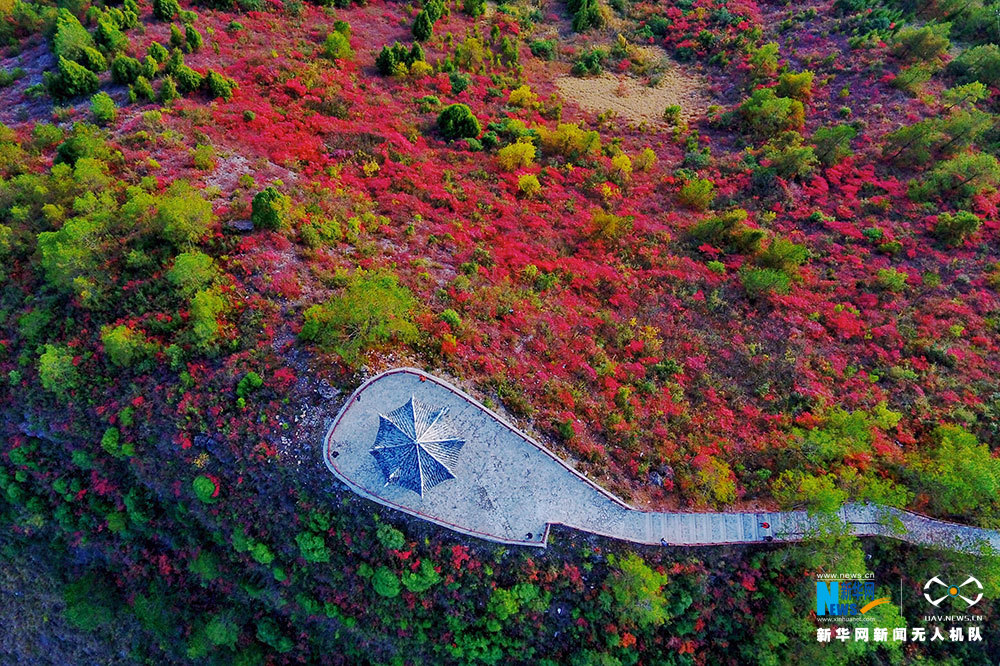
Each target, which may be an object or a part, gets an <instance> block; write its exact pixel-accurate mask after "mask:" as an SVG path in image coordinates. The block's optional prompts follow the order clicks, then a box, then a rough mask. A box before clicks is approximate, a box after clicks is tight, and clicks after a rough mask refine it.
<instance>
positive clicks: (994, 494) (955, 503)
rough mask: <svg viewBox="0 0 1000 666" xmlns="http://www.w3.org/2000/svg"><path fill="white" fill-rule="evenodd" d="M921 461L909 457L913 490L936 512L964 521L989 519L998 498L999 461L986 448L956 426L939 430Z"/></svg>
mask: <svg viewBox="0 0 1000 666" xmlns="http://www.w3.org/2000/svg"><path fill="white" fill-rule="evenodd" d="M931 442H932V445H933V448H931V449H930V451H929V454H928V455H927V457H926V458H925V459H921V458H920V457H918V454H914V455H913V456H912V458H913V459H912V460H911V461H910V462H911V465H910V468H911V469H912V470H913V472H914V483H915V486H916V489H917V490H920V491H923V492H924V493H926V497H927V500H928V502H929V503H930V505H931V506H932V507H933V508H934V509H935V510H936V511H939V512H942V513H945V514H948V515H954V516H967V517H982V516H983V515H984V514H987V515H991V514H992V513H993V511H994V510H995V508H996V505H997V499H998V496H1000V460H998V459H997V458H995V457H994V456H993V455H992V454H991V453H990V449H989V447H987V446H986V444H982V443H980V442H979V440H978V439H976V436H975V435H974V434H972V433H971V432H969V431H968V430H966V429H964V428H962V427H961V426H957V425H949V426H939V427H938V428H937V429H935V430H934V433H933V435H932V437H931Z"/></svg>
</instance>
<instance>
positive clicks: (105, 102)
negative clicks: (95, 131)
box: [90, 92, 118, 125]
mask: <svg viewBox="0 0 1000 666" xmlns="http://www.w3.org/2000/svg"><path fill="white" fill-rule="evenodd" d="M90 112H91V113H92V114H93V115H94V120H95V121H97V124H98V125H110V124H111V123H113V122H114V121H115V119H116V118H117V117H118V108H117V107H116V106H115V100H113V99H111V95H109V94H108V93H106V92H99V93H97V94H96V95H94V96H93V97H91V98H90Z"/></svg>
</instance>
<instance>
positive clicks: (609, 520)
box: [323, 368, 1000, 553]
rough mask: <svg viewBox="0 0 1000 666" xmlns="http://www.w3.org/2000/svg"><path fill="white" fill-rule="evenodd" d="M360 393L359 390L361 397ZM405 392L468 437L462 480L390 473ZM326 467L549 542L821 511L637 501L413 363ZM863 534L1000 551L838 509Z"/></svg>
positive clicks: (363, 485) (673, 532)
mask: <svg viewBox="0 0 1000 666" xmlns="http://www.w3.org/2000/svg"><path fill="white" fill-rule="evenodd" d="M362 396H364V398H365V399H364V400H363V399H362ZM410 397H413V398H415V399H416V400H420V401H423V402H427V403H430V404H434V405H436V406H444V407H447V409H448V410H449V417H448V418H450V419H453V420H454V421H455V422H456V430H457V431H458V432H459V433H461V434H462V435H463V436H464V437H465V438H466V444H465V448H464V449H463V451H462V452H461V458H460V460H461V462H460V464H459V465H458V466H457V467H456V469H455V470H454V471H455V478H454V479H449V480H448V481H445V482H443V483H441V484H439V485H437V486H435V487H433V488H431V489H429V490H427V491H426V492H424V493H423V494H417V493H414V492H411V491H409V490H405V489H403V488H400V487H397V486H393V485H389V484H387V483H385V482H384V481H385V480H384V477H383V476H382V475H381V472H380V471H379V470H378V468H377V467H376V466H375V464H374V461H373V459H372V456H371V455H370V454H369V448H370V446H371V444H372V442H373V439H374V434H375V432H376V431H377V428H378V415H379V414H385V413H388V412H389V411H391V410H392V409H395V408H396V407H398V406H399V405H400V404H404V403H405V402H406V401H407V400H408V399H409V398H410ZM323 458H324V461H325V462H326V465H327V467H328V468H329V470H330V471H331V472H333V474H334V475H335V476H336V477H337V478H338V479H340V480H341V481H342V482H343V483H344V484H345V485H347V487H348V488H350V489H351V490H352V491H354V492H355V493H357V494H358V495H361V496H362V497H365V498H367V499H370V500H372V501H374V502H377V503H379V504H382V505H384V506H387V507H389V508H392V509H396V510H398V511H403V512H405V513H408V514H410V515H412V516H416V517H418V518H422V519H424V520H427V521H430V522H432V523H435V524H437V525H441V526H442V527H446V528H448V529H451V530H454V531H456V532H460V533H462V534H466V535H469V536H473V537H478V538H481V539H486V540H489V541H494V542H498V543H505V544H512V545H526V546H535V547H542V548H544V547H545V545H546V543H547V541H548V534H549V530H550V528H551V526H552V525H563V526H566V527H570V528H573V529H578V530H583V531H587V532H591V533H594V534H598V535H601V536H605V537H609V538H613V539H620V540H624V541H630V542H633V543H639V544H646V545H671V546H674V545H724V544H746V543H759V542H761V541H766V540H773V541H775V542H780V541H800V540H802V539H803V538H806V537H807V536H808V534H809V533H811V532H812V531H814V530H817V529H818V528H819V527H820V523H821V520H820V519H818V518H816V517H812V516H809V515H808V514H806V512H804V511H786V512H755V513H751V512H724V513H683V512H667V513H663V512H651V511H642V510H640V509H637V508H635V507H633V506H631V505H630V504H628V503H627V502H625V501H624V500H622V499H620V498H618V497H616V496H615V495H614V494H612V493H610V492H609V491H607V490H606V489H604V488H602V487H601V486H599V485H598V484H596V483H594V482H593V481H592V480H591V479H589V478H587V477H586V476H584V475H583V474H581V473H580V472H578V471H577V470H576V469H574V468H573V467H572V466H570V465H569V464H568V463H566V462H565V461H564V460H562V459H561V458H559V457H558V456H556V455H555V454H554V453H553V452H551V451H550V450H548V449H547V448H546V447H545V446H543V445H542V444H540V443H539V442H537V441H536V440H534V439H533V438H531V437H529V436H528V435H526V434H525V433H523V432H521V431H520V430H519V429H518V428H517V427H515V426H514V425H512V424H510V423H509V422H508V421H506V420H505V419H504V418H503V417H502V416H500V415H499V414H497V413H496V412H494V411H493V410H491V409H489V408H488V407H486V406H485V405H483V404H482V403H480V402H479V401H477V400H476V399H475V398H473V397H471V396H470V395H468V394H466V393H465V392H464V391H462V390H461V389H459V388H457V387H455V386H454V385H452V384H451V383H449V382H447V381H445V380H443V379H440V378H438V377H434V376H433V375H430V374H428V373H426V372H424V371H422V370H419V369H416V368H395V369H392V370H388V371H386V372H383V373H381V374H379V375H376V376H374V377H372V378H370V379H368V380H367V381H366V382H364V383H363V384H362V385H361V386H359V387H358V388H357V390H355V391H354V393H353V394H351V396H350V397H349V398H348V399H347V401H346V402H345V403H344V405H343V406H342V407H341V409H340V411H339V412H338V414H337V416H336V418H335V419H334V421H333V423H332V425H331V426H330V428H329V430H328V431H327V434H326V436H325V438H324V441H323ZM835 515H836V517H837V518H839V519H840V521H842V522H843V523H844V524H846V525H847V526H849V528H850V529H851V531H852V532H853V533H854V534H855V535H857V536H881V537H889V538H893V539H898V540H900V541H905V542H908V543H912V544H916V545H920V546H929V547H938V548H945V549H949V550H956V551H963V552H969V553H978V552H982V550H983V548H984V547H991V548H992V549H994V550H997V551H1000V531H998V530H989V529H984V528H979V527H973V526H969V525H961V524H958V523H952V522H947V521H943V520H937V519H934V518H931V517H929V516H924V515H921V514H917V513H913V512H911V511H905V510H901V509H896V508H892V507H884V506H878V505H872V504H846V505H844V506H843V507H841V509H840V510H839V511H838V512H837V513H836V514H835Z"/></svg>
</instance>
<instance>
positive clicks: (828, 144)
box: [812, 125, 858, 166]
mask: <svg viewBox="0 0 1000 666" xmlns="http://www.w3.org/2000/svg"><path fill="white" fill-rule="evenodd" d="M857 135H858V130H857V129H855V128H854V127H853V126H851V125H829V126H826V127H820V128H819V129H817V130H816V131H815V132H813V136H812V140H813V144H814V145H815V146H816V158H817V159H818V160H819V161H820V162H821V163H822V164H823V166H832V165H834V164H836V163H837V162H839V161H840V160H842V159H844V158H845V157H849V156H851V155H853V154H854V153H853V151H852V150H851V141H852V140H853V139H854V137H856V136H857Z"/></svg>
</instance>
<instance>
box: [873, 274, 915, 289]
mask: <svg viewBox="0 0 1000 666" xmlns="http://www.w3.org/2000/svg"><path fill="white" fill-rule="evenodd" d="M907 278H908V276H907V274H906V272H905V271H897V270H896V269H895V268H880V269H879V271H878V275H877V278H876V279H877V280H878V285H879V286H880V287H882V288H883V289H885V290H886V291H892V292H900V291H903V289H905V288H906V280H907Z"/></svg>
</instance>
